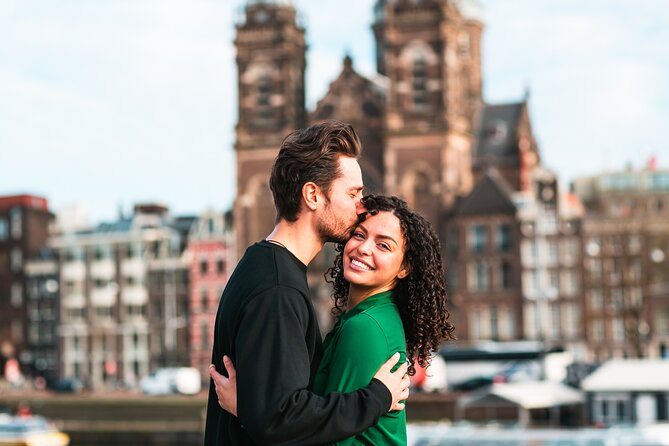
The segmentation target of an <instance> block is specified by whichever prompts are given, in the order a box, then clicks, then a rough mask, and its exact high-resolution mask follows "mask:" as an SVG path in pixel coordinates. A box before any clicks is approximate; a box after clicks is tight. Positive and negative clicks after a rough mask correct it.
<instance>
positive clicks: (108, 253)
mask: <svg viewBox="0 0 669 446" xmlns="http://www.w3.org/2000/svg"><path fill="white" fill-rule="evenodd" d="M94 257H95V260H107V259H111V257H112V249H111V246H109V245H101V246H96V247H95V254H94Z"/></svg>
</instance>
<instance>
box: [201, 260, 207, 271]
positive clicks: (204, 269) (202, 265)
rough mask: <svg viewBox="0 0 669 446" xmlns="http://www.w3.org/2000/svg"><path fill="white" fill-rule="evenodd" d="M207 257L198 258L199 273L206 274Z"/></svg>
mask: <svg viewBox="0 0 669 446" xmlns="http://www.w3.org/2000/svg"><path fill="white" fill-rule="evenodd" d="M207 267H208V265H207V259H202V260H200V273H201V274H207Z"/></svg>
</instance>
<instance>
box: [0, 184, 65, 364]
mask: <svg viewBox="0 0 669 446" xmlns="http://www.w3.org/2000/svg"><path fill="white" fill-rule="evenodd" d="M52 220H53V215H52V214H51V213H50V212H49V206H48V202H47V200H46V199H45V198H42V197H37V196H34V195H14V196H4V197H0V374H2V373H4V363H5V361H6V359H8V358H10V357H14V358H18V359H19V362H20V364H21V367H22V369H23V371H24V372H27V371H29V370H27V369H28V367H29V364H31V363H32V360H33V358H32V354H31V352H30V350H29V348H28V339H29V337H28V335H29V332H28V330H29V328H28V324H27V321H28V306H29V305H28V298H27V290H28V283H27V277H26V271H25V263H26V261H27V260H28V259H30V258H31V257H33V256H36V255H37V253H38V252H39V251H40V249H41V248H43V247H44V245H45V243H46V240H47V237H48V231H49V225H50V224H51V222H52Z"/></svg>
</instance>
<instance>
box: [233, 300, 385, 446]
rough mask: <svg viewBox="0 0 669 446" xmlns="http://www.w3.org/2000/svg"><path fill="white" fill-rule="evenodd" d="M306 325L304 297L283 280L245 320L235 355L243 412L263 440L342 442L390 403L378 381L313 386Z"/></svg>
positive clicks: (249, 309)
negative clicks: (342, 389) (336, 388)
mask: <svg viewBox="0 0 669 446" xmlns="http://www.w3.org/2000/svg"><path fill="white" fill-rule="evenodd" d="M308 325H309V312H308V308H307V306H306V302H305V297H304V296H303V295H302V294H301V293H299V292H298V291H297V290H294V289H292V288H283V287H276V288H272V289H270V290H268V291H266V292H263V293H261V294H260V295H258V296H256V297H255V298H254V299H253V300H252V301H251V302H249V303H248V304H247V305H246V307H245V310H244V313H243V315H242V318H241V320H240V321H239V326H238V330H237V336H236V339H235V355H234V356H235V362H236V364H235V366H236V369H237V408H238V416H239V421H240V423H241V425H242V426H243V427H244V429H245V430H246V431H247V432H248V434H249V435H250V436H251V438H252V439H253V440H254V441H255V442H257V443H258V444H273V445H282V444H291V445H292V444H294V445H299V444H304V445H307V444H323V443H328V442H332V441H338V440H341V439H344V438H346V437H350V436H352V435H355V434H357V433H359V432H362V431H364V430H365V429H367V428H368V427H370V426H372V425H373V424H375V423H376V422H377V421H378V419H379V418H380V417H381V416H382V415H383V414H384V413H386V411H387V410H388V408H389V407H390V404H391V395H390V392H389V391H388V389H387V388H386V387H385V385H383V384H382V383H381V382H380V381H377V380H372V381H371V382H370V379H368V380H367V381H366V382H365V383H363V384H361V385H360V386H359V388H358V390H355V391H354V392H349V393H339V392H337V393H331V394H329V395H327V396H325V397H321V396H318V395H316V394H314V393H313V392H310V391H309V390H307V388H308V386H309V378H310V371H311V361H310V358H309V354H308V350H307V346H306V343H305V333H306V331H307V328H308Z"/></svg>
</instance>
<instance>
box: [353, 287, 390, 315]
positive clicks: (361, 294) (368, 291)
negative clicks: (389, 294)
mask: <svg viewBox="0 0 669 446" xmlns="http://www.w3.org/2000/svg"><path fill="white" fill-rule="evenodd" d="M393 288H394V286H392V285H385V286H382V287H378V288H364V287H357V286H355V285H353V284H351V285H349V288H348V304H347V305H346V311H350V310H352V309H353V308H355V306H356V305H358V304H360V303H361V302H363V301H364V300H365V299H367V298H368V297H372V296H374V295H376V294H379V293H383V292H384V291H390V290H392V289H393Z"/></svg>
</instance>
